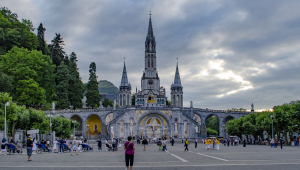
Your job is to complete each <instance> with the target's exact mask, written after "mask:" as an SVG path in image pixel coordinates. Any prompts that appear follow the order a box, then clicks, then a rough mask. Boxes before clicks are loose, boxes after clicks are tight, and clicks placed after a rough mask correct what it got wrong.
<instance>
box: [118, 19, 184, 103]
mask: <svg viewBox="0 0 300 170" xmlns="http://www.w3.org/2000/svg"><path fill="white" fill-rule="evenodd" d="M156 59H157V56H156V41H155V36H154V34H153V28H152V21H151V15H150V19H149V26H148V33H147V36H146V41H145V60H144V65H145V68H144V72H143V75H142V77H141V90H138V89H136V92H135V96H136V98H135V106H139V107H166V106H167V97H166V89H165V88H164V87H161V86H160V79H159V76H158V72H157V67H156V66H157V62H156ZM119 89H120V92H119V95H120V96H119V102H118V103H119V106H131V85H130V83H128V77H127V72H126V65H125V62H124V68H123V73H122V79H121V84H120V87H119ZM182 89H183V88H182V85H181V81H180V75H179V70H178V63H177V67H176V72H175V79H174V83H173V84H172V85H171V96H172V97H171V106H173V107H182V106H183V100H182V99H183V98H182V97H183V96H182V95H183V91H182Z"/></svg>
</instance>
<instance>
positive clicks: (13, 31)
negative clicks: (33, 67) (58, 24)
mask: <svg viewBox="0 0 300 170" xmlns="http://www.w3.org/2000/svg"><path fill="white" fill-rule="evenodd" d="M33 30H34V28H33V24H32V22H31V21H30V20H26V19H22V22H20V21H19V20H18V15H17V14H15V13H12V12H11V11H10V10H9V9H7V8H5V7H2V8H1V10H0V55H3V54H5V53H6V52H7V51H9V50H11V49H12V48H13V47H14V46H17V47H24V48H27V49H28V50H36V49H37V46H38V38H37V36H36V35H35V34H34V33H32V31H33Z"/></svg>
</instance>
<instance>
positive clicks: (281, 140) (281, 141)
mask: <svg viewBox="0 0 300 170" xmlns="http://www.w3.org/2000/svg"><path fill="white" fill-rule="evenodd" d="M282 144H283V138H282V137H281V138H280V148H281V149H282Z"/></svg>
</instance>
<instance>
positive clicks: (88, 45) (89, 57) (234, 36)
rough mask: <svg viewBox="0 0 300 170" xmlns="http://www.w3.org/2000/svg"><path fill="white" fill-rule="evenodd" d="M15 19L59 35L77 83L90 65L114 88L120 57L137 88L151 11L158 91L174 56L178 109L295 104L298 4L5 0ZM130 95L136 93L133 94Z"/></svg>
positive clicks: (170, 74)
mask: <svg viewBox="0 0 300 170" xmlns="http://www.w3.org/2000/svg"><path fill="white" fill-rule="evenodd" d="M1 5H3V6H7V7H8V8H9V9H11V10H12V11H13V12H15V13H17V14H18V15H19V17H20V18H26V19H31V20H32V21H33V24H34V26H35V27H38V25H39V23H40V22H42V23H43V24H44V26H45V27H46V29H47V31H46V40H47V42H48V43H50V41H51V39H52V38H53V37H54V35H55V33H56V32H57V33H61V35H62V37H63V38H64V41H65V44H66V46H65V51H66V52H67V54H70V53H71V52H72V51H74V52H75V53H76V54H77V56H78V60H79V62H78V66H79V69H80V74H81V77H82V79H83V81H85V82H86V81H87V80H88V76H89V73H88V69H89V64H90V63H91V62H96V64H97V75H98V78H99V80H100V79H101V80H104V79H106V80H109V81H111V82H112V83H114V84H115V85H116V86H119V84H120V80H121V74H122V69H123V62H124V57H126V66H127V71H128V77H129V81H130V82H131V84H132V86H133V87H134V89H135V87H136V86H137V87H138V88H139V89H140V86H141V85H140V78H141V76H142V72H143V68H144V42H145V38H146V33H147V28H148V22H149V16H148V14H149V10H152V11H153V15H152V21H153V27H154V28H153V29H154V34H155V36H156V41H157V61H158V72H159V76H160V79H161V86H165V87H166V89H167V93H168V96H169V93H170V90H169V89H170V85H171V83H172V82H173V81H174V74H175V67H176V58H179V70H180V75H181V80H182V84H183V86H184V105H185V106H187V107H188V106H189V101H190V100H192V101H193V102H194V106H195V107H201V108H213V109H228V108H232V107H235V108H246V109H250V105H251V103H252V102H253V103H254V105H255V108H256V109H267V108H272V107H273V106H274V105H278V104H282V103H285V102H289V101H291V100H296V99H298V98H297V97H298V96H299V93H300V89H299V88H298V87H299V83H300V80H299V78H298V77H299V76H298V73H299V72H300V67H299V63H300V57H299V53H300V43H299V39H300V22H299V19H300V17H299V16H300V10H299V9H298V7H299V6H300V2H299V1H293V0H291V1H280V0H268V1H256V0H254V1H247V0H241V1H233V0H232V1H230V0H229V1H221V0H211V1H171V0H170V1H168V0H164V1H159V0H157V1H146V0H145V1H144V0H141V1H136V0H131V1H118V0H109V1H96V0H88V1H81V0H64V1H60V0H52V1H46V0H31V1H30V0H29V1H17V0H16V1H11V0H3V1H2V2H1ZM134 91H135V90H134Z"/></svg>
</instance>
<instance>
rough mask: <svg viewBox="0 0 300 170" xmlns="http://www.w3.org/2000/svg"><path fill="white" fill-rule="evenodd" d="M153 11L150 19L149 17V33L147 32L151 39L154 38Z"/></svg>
mask: <svg viewBox="0 0 300 170" xmlns="http://www.w3.org/2000/svg"><path fill="white" fill-rule="evenodd" d="M151 15H152V14H151V13H150V19H149V26H148V34H147V38H149V39H151V38H153V37H154V36H153V28H152V21H151Z"/></svg>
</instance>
